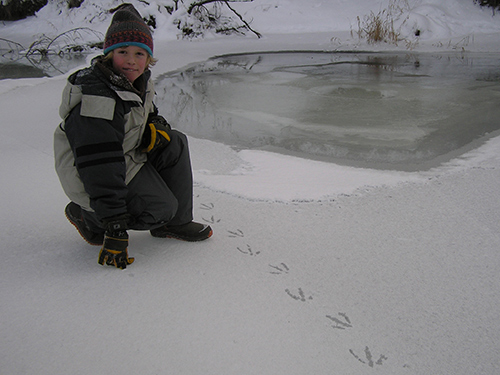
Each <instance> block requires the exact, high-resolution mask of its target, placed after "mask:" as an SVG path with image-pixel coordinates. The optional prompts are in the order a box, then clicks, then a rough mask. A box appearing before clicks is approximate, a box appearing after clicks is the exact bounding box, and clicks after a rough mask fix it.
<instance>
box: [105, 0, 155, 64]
mask: <svg viewBox="0 0 500 375" xmlns="http://www.w3.org/2000/svg"><path fill="white" fill-rule="evenodd" d="M127 46H137V47H141V48H144V49H145V50H146V51H148V53H149V54H150V55H151V56H153V36H152V35H151V31H150V30H149V27H148V25H146V22H144V20H143V19H142V17H141V15H140V14H139V12H138V11H137V10H136V9H135V8H134V6H133V5H132V4H127V3H126V4H122V5H120V6H119V7H118V8H116V9H115V14H114V16H113V19H112V20H111V25H109V28H108V31H107V32H106V37H105V39H104V54H105V55H106V54H107V53H108V52H110V51H112V50H114V49H115V48H119V47H127Z"/></svg>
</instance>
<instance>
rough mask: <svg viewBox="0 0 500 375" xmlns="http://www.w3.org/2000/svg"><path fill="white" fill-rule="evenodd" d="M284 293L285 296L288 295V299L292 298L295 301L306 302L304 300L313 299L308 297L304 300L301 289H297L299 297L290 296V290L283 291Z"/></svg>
mask: <svg viewBox="0 0 500 375" xmlns="http://www.w3.org/2000/svg"><path fill="white" fill-rule="evenodd" d="M285 292H286V294H288V295H289V296H290V297H292V298H293V299H294V300H296V301H302V302H306V300H308V299H309V300H311V299H313V298H312V296H309V297H307V299H306V296H305V294H304V291H303V290H302V288H299V295H298V296H296V295H295V294H292V293H291V292H290V290H288V289H285Z"/></svg>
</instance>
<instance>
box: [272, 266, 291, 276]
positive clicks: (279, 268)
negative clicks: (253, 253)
mask: <svg viewBox="0 0 500 375" xmlns="http://www.w3.org/2000/svg"><path fill="white" fill-rule="evenodd" d="M269 267H271V268H273V269H274V271H270V272H269V273H272V274H273V275H281V274H284V273H288V271H290V268H288V266H287V265H286V264H285V263H280V265H279V266H273V265H272V264H270V265H269Z"/></svg>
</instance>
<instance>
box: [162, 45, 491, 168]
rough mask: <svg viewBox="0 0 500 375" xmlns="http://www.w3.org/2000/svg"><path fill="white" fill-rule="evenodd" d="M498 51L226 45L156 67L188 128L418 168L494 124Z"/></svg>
mask: <svg viewBox="0 0 500 375" xmlns="http://www.w3.org/2000/svg"><path fill="white" fill-rule="evenodd" d="M499 61H500V55H498V54H465V53H448V54H422V53H421V54H418V53H392V54H391V53H324V52H286V53H265V54H259V53H257V54H248V55H244V54H239V55H228V56H221V57H217V58H214V59H210V60H208V61H206V62H205V63H201V64H198V65H197V66H194V67H190V68H189V69H186V70H185V71H180V72H175V73H171V74H166V75H165V76H163V77H162V78H161V79H159V83H158V89H159V92H160V95H159V105H160V107H161V109H162V111H163V112H164V113H166V114H167V115H168V118H169V119H170V120H171V121H173V122H174V124H175V125H176V126H177V127H179V128H180V129H182V130H184V131H185V132H187V133H188V134H196V135H197V136H202V137H204V138H206V139H210V140H214V141H222V142H225V143H226V144H228V145H232V146H237V147H243V148H260V149H269V148H272V149H273V150H274V151H278V152H280V151H281V152H296V153H299V154H300V155H301V156H305V157H313V158H315V157H326V158H328V159H330V160H333V161H335V162H336V163H340V164H346V163H358V164H359V163H363V164H364V165H365V166H369V167H375V168H378V167H380V168H384V169H388V168H389V169H408V168H410V169H417V170H418V169H422V168H428V167H429V166H435V165H437V164H439V163H442V162H443V161H444V160H449V158H448V157H447V156H446V155H449V156H450V157H451V155H452V154H453V155H454V156H455V153H454V152H456V150H458V149H460V148H463V147H465V146H467V145H468V144H470V143H471V142H472V141H474V140H475V139H478V138H481V137H485V136H486V135H488V134H489V133H491V132H494V131H496V130H498V128H499V127H500V123H499V122H498V120H497V118H498V117H499V115H500V108H499V107H498V105H497V99H498V93H499V91H500V84H499V82H500V79H499V77H498V74H497V73H496V72H497V66H498V63H499ZM161 92H163V93H168V95H162V94H161ZM172 93H175V95H172ZM167 97H168V98H167Z"/></svg>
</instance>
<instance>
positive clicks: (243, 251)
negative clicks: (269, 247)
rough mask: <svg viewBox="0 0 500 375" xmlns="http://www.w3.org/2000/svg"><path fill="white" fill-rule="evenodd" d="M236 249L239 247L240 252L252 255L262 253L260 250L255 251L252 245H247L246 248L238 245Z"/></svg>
mask: <svg viewBox="0 0 500 375" xmlns="http://www.w3.org/2000/svg"><path fill="white" fill-rule="evenodd" d="M236 249H238V251H239V252H240V253H243V254H246V255H250V256H257V255H259V254H260V251H256V252H253V250H252V248H251V247H250V245H247V248H246V249H245V250H244V249H241V248H240V247H237V248H236Z"/></svg>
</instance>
